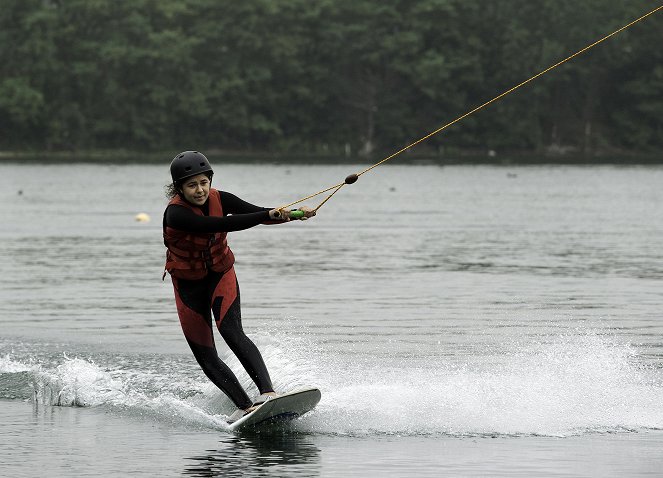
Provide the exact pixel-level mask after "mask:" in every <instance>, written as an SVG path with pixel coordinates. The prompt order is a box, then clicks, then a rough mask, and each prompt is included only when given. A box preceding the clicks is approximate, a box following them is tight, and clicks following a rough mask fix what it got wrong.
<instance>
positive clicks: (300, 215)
mask: <svg viewBox="0 0 663 478" xmlns="http://www.w3.org/2000/svg"><path fill="white" fill-rule="evenodd" d="M303 217H304V211H290V219H301V218H303Z"/></svg>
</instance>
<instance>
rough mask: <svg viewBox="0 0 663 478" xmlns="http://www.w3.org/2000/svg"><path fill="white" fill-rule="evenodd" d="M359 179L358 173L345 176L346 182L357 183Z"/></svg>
mask: <svg viewBox="0 0 663 478" xmlns="http://www.w3.org/2000/svg"><path fill="white" fill-rule="evenodd" d="M357 179H359V176H357V175H356V174H351V175H349V176H348V177H347V178H345V184H352V183H356V182H357Z"/></svg>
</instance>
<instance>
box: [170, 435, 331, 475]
mask: <svg viewBox="0 0 663 478" xmlns="http://www.w3.org/2000/svg"><path fill="white" fill-rule="evenodd" d="M186 460H190V463H189V464H188V465H187V466H186V467H185V469H184V470H183V472H182V474H183V475H186V476H246V477H252V476H266V475H273V476H285V475H288V476H298V477H303V476H318V475H319V474H320V449H319V448H318V447H317V446H315V444H314V441H313V439H312V437H310V436H308V435H301V434H292V432H288V430H278V429H277V430H271V432H269V433H253V434H241V435H231V436H226V437H223V438H222V439H221V440H220V441H219V443H218V446H217V448H216V449H214V450H206V451H205V453H203V454H201V455H198V456H191V457H187V458H186Z"/></svg>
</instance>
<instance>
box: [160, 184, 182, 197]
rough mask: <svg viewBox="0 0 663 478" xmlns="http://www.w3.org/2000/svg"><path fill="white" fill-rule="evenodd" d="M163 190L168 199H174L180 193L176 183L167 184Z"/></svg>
mask: <svg viewBox="0 0 663 478" xmlns="http://www.w3.org/2000/svg"><path fill="white" fill-rule="evenodd" d="M163 189H164V191H165V192H166V197H167V198H168V199H173V198H174V197H175V196H177V194H178V193H179V191H180V190H179V188H178V187H177V185H176V184H175V183H170V184H166V185H165V186H164V188H163Z"/></svg>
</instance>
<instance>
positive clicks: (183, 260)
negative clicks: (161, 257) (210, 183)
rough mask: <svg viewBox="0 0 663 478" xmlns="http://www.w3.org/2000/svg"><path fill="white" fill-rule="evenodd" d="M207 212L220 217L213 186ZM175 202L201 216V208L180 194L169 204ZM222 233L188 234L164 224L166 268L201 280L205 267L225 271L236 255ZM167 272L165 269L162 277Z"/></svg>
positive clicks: (217, 195) (189, 278)
mask: <svg viewBox="0 0 663 478" xmlns="http://www.w3.org/2000/svg"><path fill="white" fill-rule="evenodd" d="M207 201H208V203H209V215H210V216H217V217H223V208H222V207H221V195H220V194H219V191H217V190H216V189H213V188H210V190H209V197H208V199H207ZM172 204H176V205H178V206H184V207H187V208H189V209H190V210H191V211H193V212H194V213H195V214H198V215H199V216H203V215H204V214H203V211H202V210H201V209H200V208H198V207H196V206H193V205H191V204H189V203H188V202H187V201H185V200H184V199H183V198H181V197H180V196H179V195H177V196H175V197H174V198H173V199H171V201H170V202H169V203H168V205H169V206H170V205H172ZM226 235H227V234H226V233H225V232H215V233H209V234H207V233H196V234H194V233H190V232H187V231H180V230H178V229H173V228H172V227H168V226H164V229H163V242H164V244H165V245H166V247H167V248H168V250H167V251H166V271H168V272H169V273H170V275H171V276H173V277H176V278H178V279H187V280H194V279H202V278H203V277H205V276H206V275H207V271H208V270H212V271H215V272H226V271H227V270H229V269H230V268H231V267H232V265H233V264H234V263H235V256H234V255H233V253H232V251H231V250H230V248H229V247H228V241H227V239H226ZM165 275H166V273H165V272H164V277H165Z"/></svg>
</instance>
